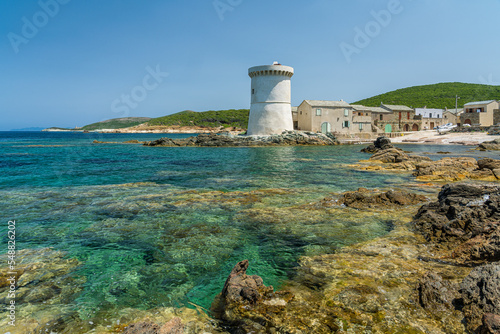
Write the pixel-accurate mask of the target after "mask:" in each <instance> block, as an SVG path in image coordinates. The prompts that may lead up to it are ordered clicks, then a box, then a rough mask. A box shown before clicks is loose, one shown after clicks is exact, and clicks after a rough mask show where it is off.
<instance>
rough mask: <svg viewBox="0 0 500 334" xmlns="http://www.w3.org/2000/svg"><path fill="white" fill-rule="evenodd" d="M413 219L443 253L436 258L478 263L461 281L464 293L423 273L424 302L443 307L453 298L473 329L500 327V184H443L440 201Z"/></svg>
mask: <svg viewBox="0 0 500 334" xmlns="http://www.w3.org/2000/svg"><path fill="white" fill-rule="evenodd" d="M413 224H414V226H415V228H416V230H417V231H418V232H420V233H421V234H422V235H423V236H424V237H425V238H426V239H427V240H428V241H429V242H431V244H430V246H431V247H434V248H435V249H436V250H437V253H438V254H441V255H440V256H438V258H436V259H435V260H436V261H442V262H447V261H453V262H455V263H456V265H462V266H463V265H467V266H477V265H479V267H477V268H475V269H474V270H473V271H472V272H471V273H470V274H469V275H468V276H467V277H465V278H464V280H463V281H462V283H461V284H460V287H459V289H458V291H459V292H460V294H461V298H457V297H456V295H457V294H456V291H455V290H456V287H455V288H454V287H453V285H450V284H449V283H448V282H446V281H443V279H442V278H441V277H439V276H437V275H432V274H430V275H428V276H427V277H424V278H423V281H422V283H421V284H420V285H419V286H418V287H417V290H418V291H419V295H420V296H421V297H420V303H421V304H422V306H424V307H426V308H429V309H431V310H439V309H442V308H443V307H445V308H452V304H453V305H454V306H455V307H456V308H457V309H461V310H462V312H463V314H464V317H465V324H466V328H467V330H468V331H470V332H471V333H479V334H490V333H491V334H493V333H500V331H499V330H500V262H498V261H500V186H496V185H491V184H489V185H488V184H479V185H477V184H466V183H455V184H448V185H445V186H444V187H443V188H442V190H441V192H440V193H439V195H438V201H437V202H432V203H429V204H425V205H423V206H422V207H421V208H420V210H419V211H418V213H417V215H416V216H415V220H414V222H413Z"/></svg>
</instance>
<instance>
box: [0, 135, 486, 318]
mask: <svg viewBox="0 0 500 334" xmlns="http://www.w3.org/2000/svg"><path fill="white" fill-rule="evenodd" d="M161 136H162V135H159V134H158V135H151V134H148V135H145V134H144V135H143V134H100V135H99V134H82V133H41V132H38V133H22V132H17V133H16V132H3V133H0V195H1V196H2V197H1V198H2V199H1V200H0V212H1V213H0V216H1V218H0V219H1V221H3V222H5V225H6V224H7V222H8V221H9V220H13V219H15V220H16V223H17V229H16V232H17V235H16V242H17V244H16V245H17V248H18V250H20V249H25V250H28V249H29V250H36V251H37V252H40V253H43V252H45V251H46V250H44V249H45V248H46V247H49V248H50V249H51V250H50V251H51V252H57V251H61V252H63V254H64V255H63V258H64V259H70V260H77V261H78V263H77V265H75V264H74V263H73V262H72V264H71V265H70V264H69V261H68V264H65V262H64V261H62V260H61V261H59V262H57V263H53V264H50V263H49V264H47V265H46V267H44V268H45V269H44V272H47V275H48V276H50V277H53V278H45V276H44V278H38V279H37V280H34V281H33V282H31V283H30V286H29V288H28V287H27V288H26V289H27V290H26V291H28V289H30V290H29V292H26V291H25V293H26V294H27V297H25V299H23V298H24V297H20V298H21V299H20V300H19V304H20V306H19V307H20V311H19V312H20V313H21V314H22V308H23V307H27V306H26V305H27V304H28V303H27V301H28V300H30V299H29V297H30V293H32V290H33V289H39V290H40V291H41V292H40V294H41V297H39V298H38V299H36V298H35V299H33V301H30V307H33V305H35V306H36V305H38V306H40V310H43V309H44V308H45V307H46V306H45V305H48V304H50V305H51V311H50V312H52V313H53V315H54V317H57V316H58V313H59V312H60V313H64V312H66V313H67V312H76V314H77V316H78V318H79V319H80V320H82V319H83V320H92V323H94V324H98V323H99V322H103V321H104V320H103V319H109V318H112V317H113V314H116V312H119V311H120V310H122V309H125V308H136V309H143V310H145V309H152V308H155V307H159V306H176V307H180V306H188V307H192V305H193V304H196V305H200V306H202V307H204V308H209V307H210V303H211V301H212V300H213V298H214V297H215V295H216V294H217V293H219V292H220V291H221V289H222V286H223V284H224V281H225V279H226V278H227V275H228V273H229V272H230V270H231V269H232V267H233V266H234V264H236V263H237V262H238V261H240V260H243V259H249V260H250V264H251V265H250V270H249V272H250V273H256V274H259V275H260V276H262V277H263V279H264V283H265V284H266V285H273V286H275V287H279V286H280V284H282V283H283V282H284V281H286V280H287V279H289V278H291V277H292V276H293V268H294V267H295V266H296V264H297V260H298V258H299V257H300V256H303V255H316V254H323V253H331V252H334V251H335V250H336V249H338V248H339V247H342V246H345V245H349V244H353V243H357V242H361V241H365V240H369V239H372V238H374V237H377V236H381V235H384V234H386V233H387V232H388V231H389V230H390V227H391V222H390V221H387V220H386V219H382V218H381V217H378V216H372V217H370V216H366V215H358V214H357V213H356V212H352V211H346V210H343V209H342V208H339V209H328V210H327V209H318V208H315V207H314V205H313V204H314V203H315V202H317V201H320V200H321V199H323V198H324V197H326V196H329V195H331V194H332V193H340V192H344V191H347V190H355V189H357V188H359V187H360V186H363V187H366V188H392V187H399V186H401V185H405V184H408V183H410V182H412V178H411V176H409V175H401V174H397V175H395V174H375V173H371V172H360V171H356V170H354V169H353V168H351V167H349V166H348V165H349V164H350V163H356V162H357V161H359V160H360V159H367V158H368V157H369V155H367V154H364V153H360V152H359V150H360V149H361V146H332V147H267V148H190V147H184V148H162V147H144V146H142V145H134V144H93V143H92V142H93V140H100V141H115V142H123V141H126V140H130V139H138V140H141V141H142V140H154V139H157V138H160V137H161ZM163 136H164V135H163ZM171 137H177V138H179V137H186V135H171ZM404 147H405V149H407V150H417V151H422V150H423V149H422V146H418V145H404ZM466 149H468V148H464V147H462V146H446V150H447V151H450V150H451V151H453V152H455V153H456V154H458V153H459V152H463V151H464V150H466ZM441 150H443V146H426V147H425V151H426V152H429V153H431V157H432V158H433V159H438V158H440V157H442V156H441V155H440V154H436V153H435V152H438V151H441ZM470 154H472V155H474V154H476V155H477V154H478V153H474V152H470ZM2 240H3V242H4V244H6V243H7V239H6V237H4V238H3V239H2ZM44 254H45V253H44ZM34 258H36V257H34ZM20 259H23V258H22V255H20ZM30 259H31V258H30ZM24 261H25V262H28V261H29V259H28V257H27V258H26V259H25V260H24ZM33 261H35V260H33ZM36 261H43V260H40V259H39V258H36ZM36 261H35V262H36ZM5 265H6V264H2V265H1V267H5ZM61 277H62V278H61ZM62 280H64V282H66V283H65V284H66V286H67V288H63V287H61V286H59V285H62V283H60V282H59V281H62ZM58 284H59V285H58ZM54 286H56V288H54ZM47 287H49V288H50V289H52V290H50V291H56V292H51V293H45V292H43V291H45V290H43V289H48V288H47ZM20 291H22V289H21V290H20ZM23 302H24V303H23ZM37 310H38V309H36V307H35V311H33V310H32V309H30V311H29V312H28V311H27V313H29V314H30V315H29V316H31V317H33V318H35V319H36V318H37V315H36V312H38V311H37ZM40 312H41V311H40ZM29 316H27V317H29Z"/></svg>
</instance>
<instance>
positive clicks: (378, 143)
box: [361, 136, 394, 153]
mask: <svg viewBox="0 0 500 334" xmlns="http://www.w3.org/2000/svg"><path fill="white" fill-rule="evenodd" d="M389 148H394V146H393V145H392V144H391V140H390V139H389V138H387V137H384V136H382V137H378V138H377V139H376V140H375V141H374V142H373V144H371V145H369V146H368V147H365V148H364V149H362V150H361V152H364V153H376V152H378V151H380V150H387V149H389Z"/></svg>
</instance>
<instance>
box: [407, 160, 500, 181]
mask: <svg viewBox="0 0 500 334" xmlns="http://www.w3.org/2000/svg"><path fill="white" fill-rule="evenodd" d="M415 168H416V170H415V172H414V173H413V176H416V177H417V179H418V180H420V181H447V182H450V181H451V182H455V181H461V180H464V179H474V180H483V181H497V180H499V179H500V160H495V159H489V158H488V159H482V160H479V161H476V159H474V158H470V157H459V158H448V157H447V158H443V159H441V160H438V161H431V162H422V163H419V164H417V165H416V166H415Z"/></svg>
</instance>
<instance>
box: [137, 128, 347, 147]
mask: <svg viewBox="0 0 500 334" xmlns="http://www.w3.org/2000/svg"><path fill="white" fill-rule="evenodd" d="M338 144H340V143H339V141H338V140H337V139H336V138H335V137H334V136H333V135H332V134H330V133H329V134H326V135H325V134H322V133H315V132H307V131H306V132H301V131H284V132H283V133H282V134H281V135H270V136H233V135H230V134H216V133H210V134H200V135H198V136H196V137H189V138H185V139H171V138H160V139H158V140H154V141H150V142H146V143H144V145H145V146H167V147H178V146H200V147H214V146H215V147H224V146H226V147H232V146H295V145H319V146H321V145H323V146H324V145H338Z"/></svg>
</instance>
